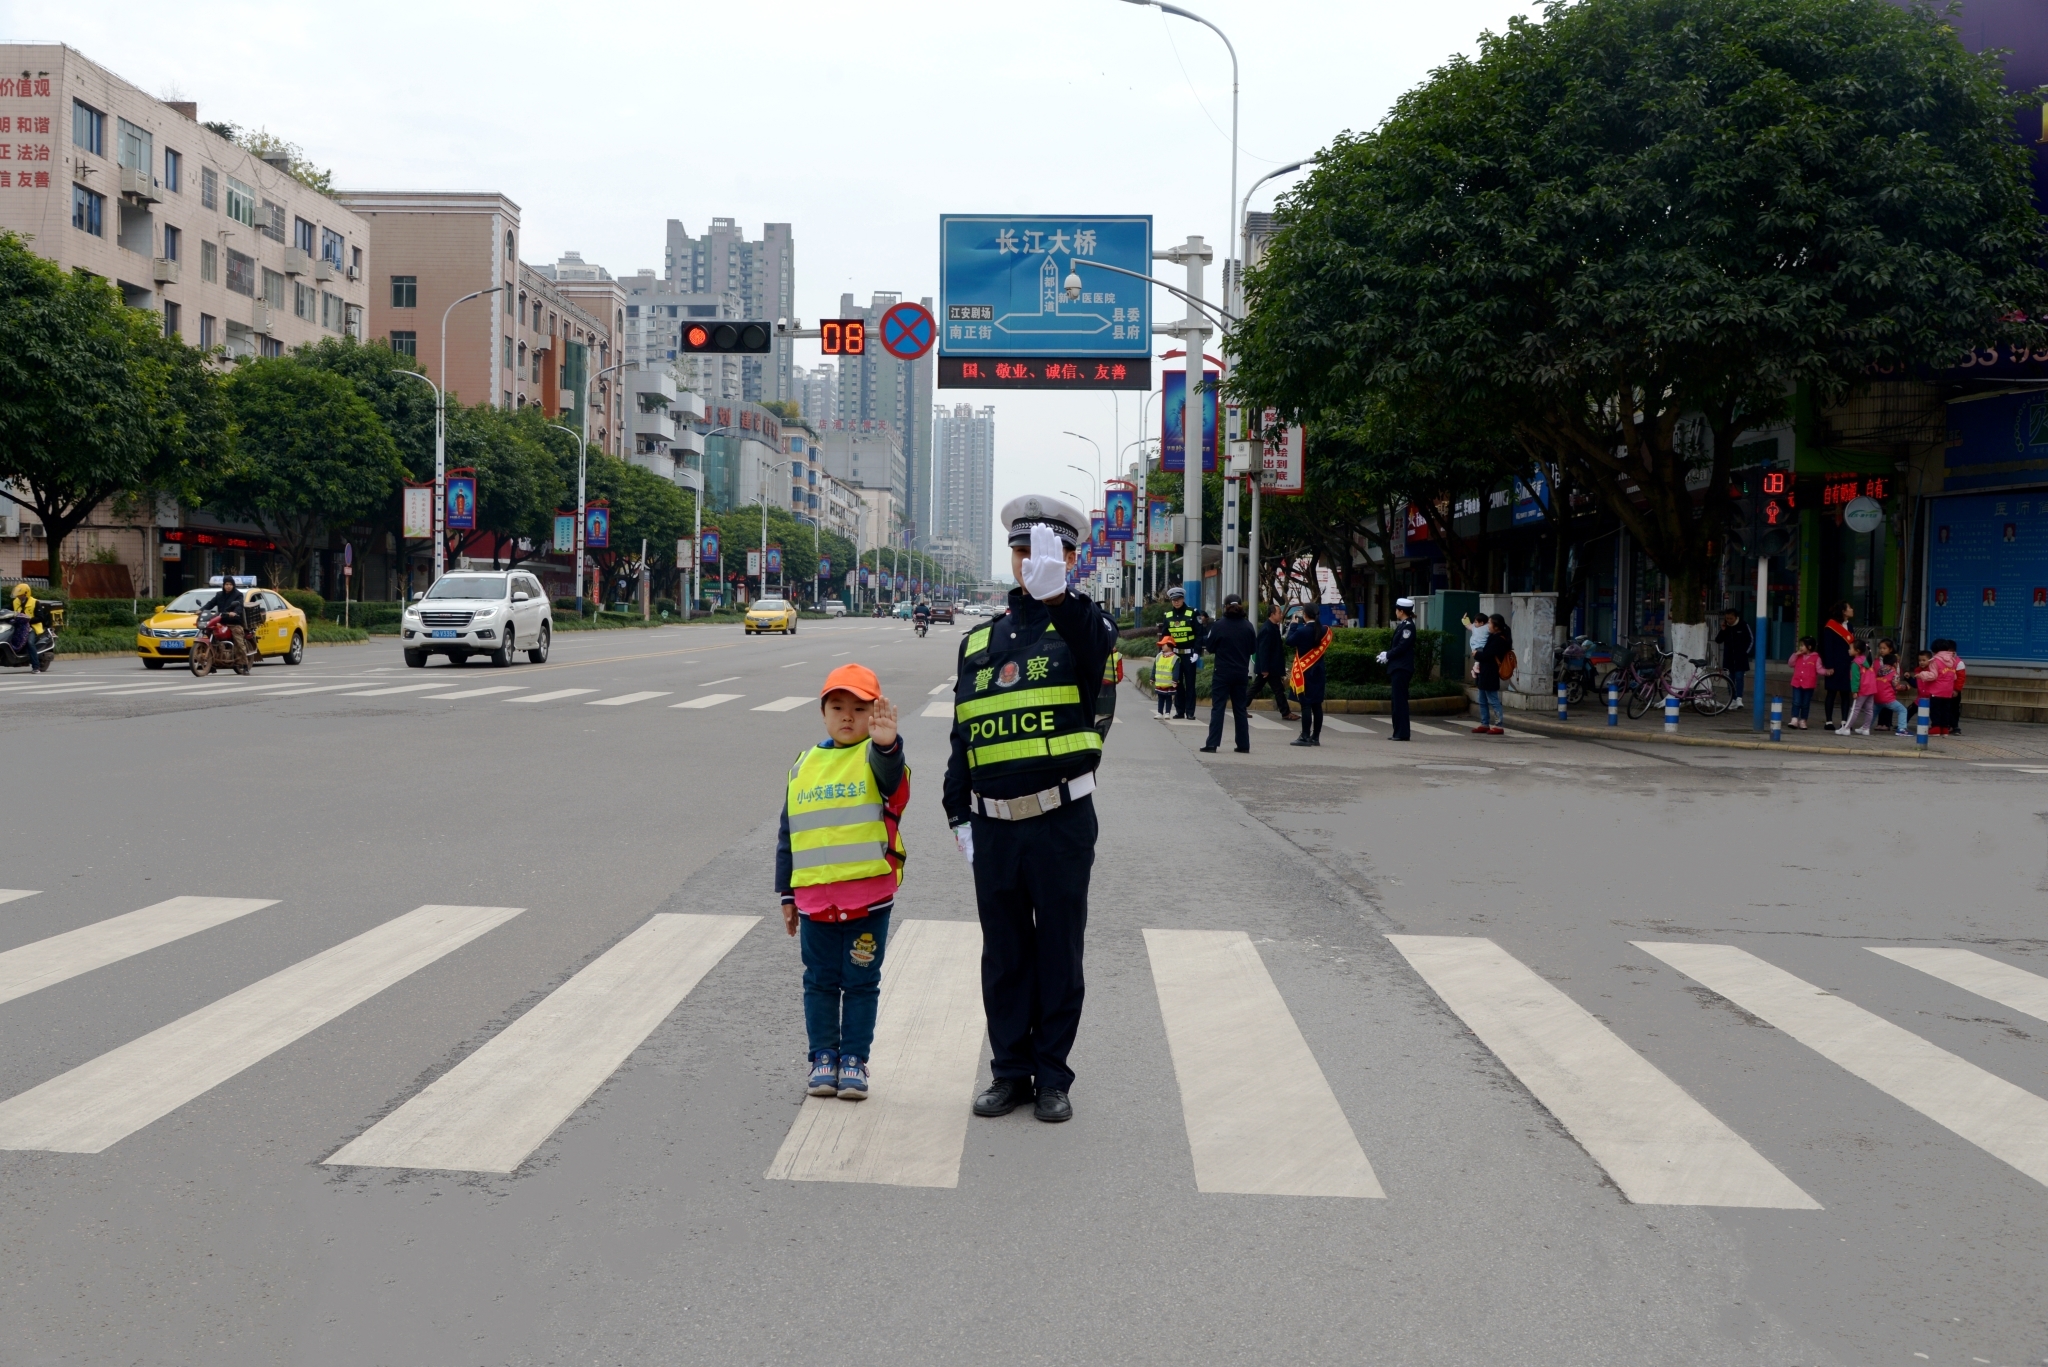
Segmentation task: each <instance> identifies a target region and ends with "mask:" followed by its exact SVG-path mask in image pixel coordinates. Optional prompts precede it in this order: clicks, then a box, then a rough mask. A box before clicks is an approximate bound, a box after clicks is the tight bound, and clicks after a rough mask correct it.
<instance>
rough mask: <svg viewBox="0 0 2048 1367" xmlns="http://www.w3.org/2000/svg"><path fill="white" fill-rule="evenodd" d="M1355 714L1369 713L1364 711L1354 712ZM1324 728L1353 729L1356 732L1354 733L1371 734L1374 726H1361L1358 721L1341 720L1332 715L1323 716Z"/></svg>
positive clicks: (1333, 729)
mask: <svg viewBox="0 0 2048 1367" xmlns="http://www.w3.org/2000/svg"><path fill="white" fill-rule="evenodd" d="M1354 715H1368V714H1364V713H1359V714H1354ZM1323 729H1324V730H1326V731H1351V732H1354V733H1365V734H1370V733H1371V729H1372V728H1370V727H1366V726H1360V725H1359V724H1358V723H1356V722H1349V721H1340V720H1338V719H1337V718H1336V717H1331V716H1325V717H1324V718H1323Z"/></svg>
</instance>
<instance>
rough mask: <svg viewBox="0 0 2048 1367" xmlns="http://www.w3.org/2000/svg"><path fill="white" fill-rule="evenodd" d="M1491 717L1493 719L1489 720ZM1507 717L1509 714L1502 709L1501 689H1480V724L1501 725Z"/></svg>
mask: <svg viewBox="0 0 2048 1367" xmlns="http://www.w3.org/2000/svg"><path fill="white" fill-rule="evenodd" d="M1489 717H1490V718H1492V720H1490V721H1489V720H1488V718H1489ZM1507 719H1508V714H1507V713H1506V712H1504V711H1502V710H1501V705H1500V690H1499V689H1498V688H1496V689H1494V690H1493V691H1491V692H1488V691H1487V690H1486V689H1484V688H1482V689H1480V690H1479V724H1480V725H1481V726H1499V725H1500V724H1501V723H1502V722H1504V721H1506V720H1507Z"/></svg>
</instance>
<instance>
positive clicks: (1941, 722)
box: [1914, 638, 1960, 736]
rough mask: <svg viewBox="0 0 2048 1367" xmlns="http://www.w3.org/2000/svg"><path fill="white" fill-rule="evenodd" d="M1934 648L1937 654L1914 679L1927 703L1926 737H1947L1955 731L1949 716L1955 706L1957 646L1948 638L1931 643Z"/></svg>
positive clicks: (1957, 662)
mask: <svg viewBox="0 0 2048 1367" xmlns="http://www.w3.org/2000/svg"><path fill="white" fill-rule="evenodd" d="M1928 644H1929V645H1931V646H1933V647H1934V654H1933V655H1932V656H1931V657H1930V658H1929V659H1928V661H1927V663H1926V664H1924V665H1922V666H1921V668H1920V670H1919V672H1918V673H1917V674H1915V675H1914V678H1916V679H1917V680H1918V681H1919V684H1920V696H1921V697H1923V698H1925V699H1927V734H1928V735H1930V736H1946V735H1947V734H1949V731H1950V730H1951V729H1952V725H1953V724H1952V722H1951V720H1950V715H1951V713H1952V712H1953V710H1954V708H1955V705H1956V672H1957V671H1956V667H1957V665H1958V664H1959V663H1960V662H1959V661H1958V660H1957V659H1956V653H1955V642H1953V641H1950V640H1948V639H1946V638H1943V639H1941V640H1937V641H1930V642H1928Z"/></svg>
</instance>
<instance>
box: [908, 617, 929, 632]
mask: <svg viewBox="0 0 2048 1367" xmlns="http://www.w3.org/2000/svg"><path fill="white" fill-rule="evenodd" d="M931 624H932V623H931V619H930V618H929V617H920V618H918V619H917V620H916V621H914V622H912V623H911V625H912V626H914V627H916V628H917V634H918V635H919V636H922V635H924V634H925V632H926V631H927V630H928V629H929V628H930V627H931Z"/></svg>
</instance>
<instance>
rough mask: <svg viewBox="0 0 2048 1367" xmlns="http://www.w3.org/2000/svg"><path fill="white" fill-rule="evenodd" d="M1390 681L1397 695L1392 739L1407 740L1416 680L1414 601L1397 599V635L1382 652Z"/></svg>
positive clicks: (1394, 705)
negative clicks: (1410, 690) (1410, 688)
mask: <svg viewBox="0 0 2048 1367" xmlns="http://www.w3.org/2000/svg"><path fill="white" fill-rule="evenodd" d="M1380 663H1381V664H1383V665H1385V666H1386V667H1387V682H1388V684H1390V685H1392V688H1393V693H1394V702H1393V709H1394V730H1393V734H1392V735H1391V736H1389V737H1388V739H1390V740H1407V739H1408V685H1409V684H1410V683H1411V682H1412V681H1413V680H1414V678H1415V600H1414V599H1413V598H1396V599H1395V600H1394V635H1393V639H1392V640H1390V641H1388V642H1387V648H1386V649H1385V650H1383V651H1381V652H1380Z"/></svg>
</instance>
